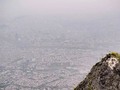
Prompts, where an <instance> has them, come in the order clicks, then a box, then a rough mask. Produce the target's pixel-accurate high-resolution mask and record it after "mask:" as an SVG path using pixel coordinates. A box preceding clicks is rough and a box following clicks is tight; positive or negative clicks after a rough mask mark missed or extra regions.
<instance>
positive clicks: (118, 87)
mask: <svg viewBox="0 0 120 90" xmlns="http://www.w3.org/2000/svg"><path fill="white" fill-rule="evenodd" d="M74 90H120V54H118V53H114V52H112V53H109V54H107V55H106V56H105V57H104V58H102V60H101V61H100V62H98V63H96V64H95V65H94V66H93V67H92V69H91V71H90V73H89V74H88V75H87V76H86V78H85V79H84V80H83V81H82V82H80V84H79V85H78V86H77V87H76V88H75V89H74Z"/></svg>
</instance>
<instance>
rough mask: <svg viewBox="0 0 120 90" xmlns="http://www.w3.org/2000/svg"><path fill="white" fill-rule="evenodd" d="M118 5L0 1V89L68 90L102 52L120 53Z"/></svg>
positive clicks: (109, 0)
mask: <svg viewBox="0 0 120 90" xmlns="http://www.w3.org/2000/svg"><path fill="white" fill-rule="evenodd" d="M119 3H120V1H119V0H0V89H3V88H5V90H18V89H19V90H72V89H73V88H74V87H75V86H76V85H77V84H78V82H80V81H81V80H82V79H83V77H85V75H86V73H88V72H89V70H90V68H91V67H92V65H93V64H95V63H96V62H97V61H99V58H101V57H103V56H104V54H105V53H108V52H109V51H117V52H120V35H119V34H120V5H119ZM88 63H89V65H88Z"/></svg>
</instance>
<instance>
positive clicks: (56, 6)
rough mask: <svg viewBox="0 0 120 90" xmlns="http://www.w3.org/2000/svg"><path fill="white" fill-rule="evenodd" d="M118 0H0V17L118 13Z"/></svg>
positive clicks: (119, 6) (119, 0)
mask: <svg viewBox="0 0 120 90" xmlns="http://www.w3.org/2000/svg"><path fill="white" fill-rule="evenodd" d="M119 4H120V0H0V12H2V14H1V17H8V16H20V15H31V14H41V15H51V14H52V15H67V16H68V15H69V16H81V17H82V16H88V17H89V16H93V17H94V16H100V15H109V14H117V13H119V11H120V10H119V8H120V5H119Z"/></svg>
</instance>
